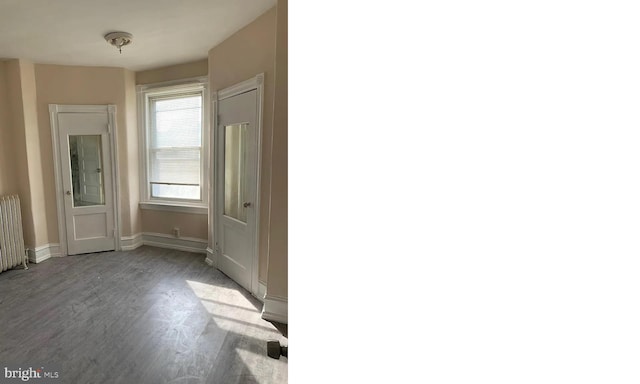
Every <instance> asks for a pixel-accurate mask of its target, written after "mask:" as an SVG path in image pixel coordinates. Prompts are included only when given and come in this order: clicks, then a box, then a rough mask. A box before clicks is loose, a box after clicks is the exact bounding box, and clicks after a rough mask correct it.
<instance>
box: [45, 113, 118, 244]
mask: <svg viewBox="0 0 640 384" xmlns="http://www.w3.org/2000/svg"><path fill="white" fill-rule="evenodd" d="M49 110H50V115H51V127H52V140H53V147H54V164H55V167H54V168H55V177H56V197H57V206H58V231H59V238H60V246H61V251H62V253H63V255H67V254H69V255H74V254H82V253H90V252H100V251H109V250H117V249H119V247H120V244H119V243H120V242H119V239H120V233H119V228H118V227H119V225H118V223H119V209H118V207H119V204H118V191H117V186H116V184H115V180H117V163H116V156H117V152H116V139H115V129H114V125H115V124H114V122H115V106H112V105H110V106H71V105H50V106H49Z"/></svg>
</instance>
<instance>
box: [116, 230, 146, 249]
mask: <svg viewBox="0 0 640 384" xmlns="http://www.w3.org/2000/svg"><path fill="white" fill-rule="evenodd" d="M141 246H142V233H136V234H135V235H133V236H122V237H121V238H120V249H121V250H123V251H133V250H134V249H136V248H138V247H141Z"/></svg>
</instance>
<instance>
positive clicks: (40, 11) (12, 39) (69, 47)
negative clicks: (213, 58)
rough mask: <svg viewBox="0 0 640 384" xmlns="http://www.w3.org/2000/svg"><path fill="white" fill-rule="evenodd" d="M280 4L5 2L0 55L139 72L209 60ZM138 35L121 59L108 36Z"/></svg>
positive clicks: (245, 0)
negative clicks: (117, 33) (218, 48)
mask: <svg viewBox="0 0 640 384" xmlns="http://www.w3.org/2000/svg"><path fill="white" fill-rule="evenodd" d="M275 4H276V0H106V1H99V0H0V58H3V59H9V58H21V59H29V60H32V61H33V62H35V63H49V64H65V65H88V66H108V67H125V68H128V69H130V70H134V71H139V70H144V69H151V68H157V67H162V66H166V65H172V64H179V63H185V62H189V61H194V60H198V59H203V58H206V57H207V52H208V51H209V49H211V48H213V47H214V46H216V45H217V44H219V43H220V42H222V41H223V40H224V39H226V38H227V37H229V36H230V35H232V34H233V33H234V32H236V31H238V30H239V29H241V28H242V27H244V26H245V25H247V24H249V23H250V22H251V21H253V20H255V19H256V18H257V17H258V16H260V15H261V14H263V13H264V12H265V11H267V10H268V9H270V8H271V7H273V6H274V5H275ZM113 31H124V32H129V33H131V34H133V42H132V43H131V44H130V45H128V46H125V47H123V48H122V54H120V53H118V50H117V49H116V48H115V47H113V46H111V45H109V44H108V43H107V42H106V41H105V40H104V37H103V36H104V35H105V34H107V33H108V32H113Z"/></svg>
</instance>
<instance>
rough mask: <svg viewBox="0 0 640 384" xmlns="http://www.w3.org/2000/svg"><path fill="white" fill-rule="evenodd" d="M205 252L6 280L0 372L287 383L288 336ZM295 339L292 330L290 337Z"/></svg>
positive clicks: (61, 266)
mask: <svg viewBox="0 0 640 384" xmlns="http://www.w3.org/2000/svg"><path fill="white" fill-rule="evenodd" d="M204 258H205V257H204V255H199V254H193V253H188V252H181V251H173V250H167V249H160V248H154V247H149V246H143V247H140V248H138V249H136V250H135V251H129V252H106V253H96V254H89V255H80V256H67V257H62V258H54V259H50V260H47V261H45V262H43V263H41V264H37V265H36V264H29V270H23V269H15V270H10V271H6V272H3V273H1V274H0V362H2V363H0V370H3V367H2V364H6V362H11V363H13V364H18V365H19V366H20V367H22V368H23V369H26V368H28V367H29V366H33V367H34V369H35V368H36V367H41V366H44V367H45V369H46V368H47V366H52V367H57V368H58V369H59V376H60V379H59V380H57V381H56V382H60V383H154V384H155V383H219V384H232V383H261V384H264V383H286V382H287V359H286V358H280V360H275V359H272V358H269V357H267V354H266V344H267V340H280V341H281V342H282V344H283V345H286V344H287V339H286V338H285V336H283V335H282V334H281V333H280V332H279V331H277V330H276V327H275V326H274V325H273V324H271V323H269V322H267V321H264V320H262V319H261V318H260V311H261V308H262V305H261V303H260V302H259V301H258V300H256V299H255V298H254V297H252V296H251V295H250V294H249V293H248V292H247V291H246V290H244V289H242V288H240V286H238V285H237V284H236V283H235V282H233V281H232V280H230V279H229V278H227V277H226V276H225V275H224V274H222V273H221V272H219V271H218V270H216V269H215V268H212V267H209V266H208V265H207V264H205V262H204ZM285 332H286V330H285Z"/></svg>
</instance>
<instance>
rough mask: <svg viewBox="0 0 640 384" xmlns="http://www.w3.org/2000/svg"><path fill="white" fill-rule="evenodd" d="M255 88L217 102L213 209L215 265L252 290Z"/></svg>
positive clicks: (254, 263)
mask: <svg viewBox="0 0 640 384" xmlns="http://www.w3.org/2000/svg"><path fill="white" fill-rule="evenodd" d="M257 115H258V99H257V91H256V90H255V89H254V90H251V91H249V92H245V93H241V94H239V95H236V96H231V97H229V98H226V99H223V100H221V101H219V103H218V126H217V128H216V130H217V131H216V143H217V145H216V151H215V153H216V156H217V157H216V171H217V172H216V174H217V180H216V192H217V193H216V198H215V201H216V212H217V215H218V217H217V220H216V223H217V236H216V239H217V248H218V251H219V252H218V269H220V270H221V271H222V272H224V273H225V274H226V275H227V276H229V277H230V278H231V279H233V280H235V281H236V282H237V283H238V284H240V285H241V286H243V287H245V288H246V289H247V290H249V291H250V292H253V293H255V292H257V273H258V270H257V269H258V263H257V259H258V257H257V248H256V241H257V240H256V234H257V207H256V201H257V194H258V186H257V183H258V180H257V169H258V156H257V153H258V129H257Z"/></svg>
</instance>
